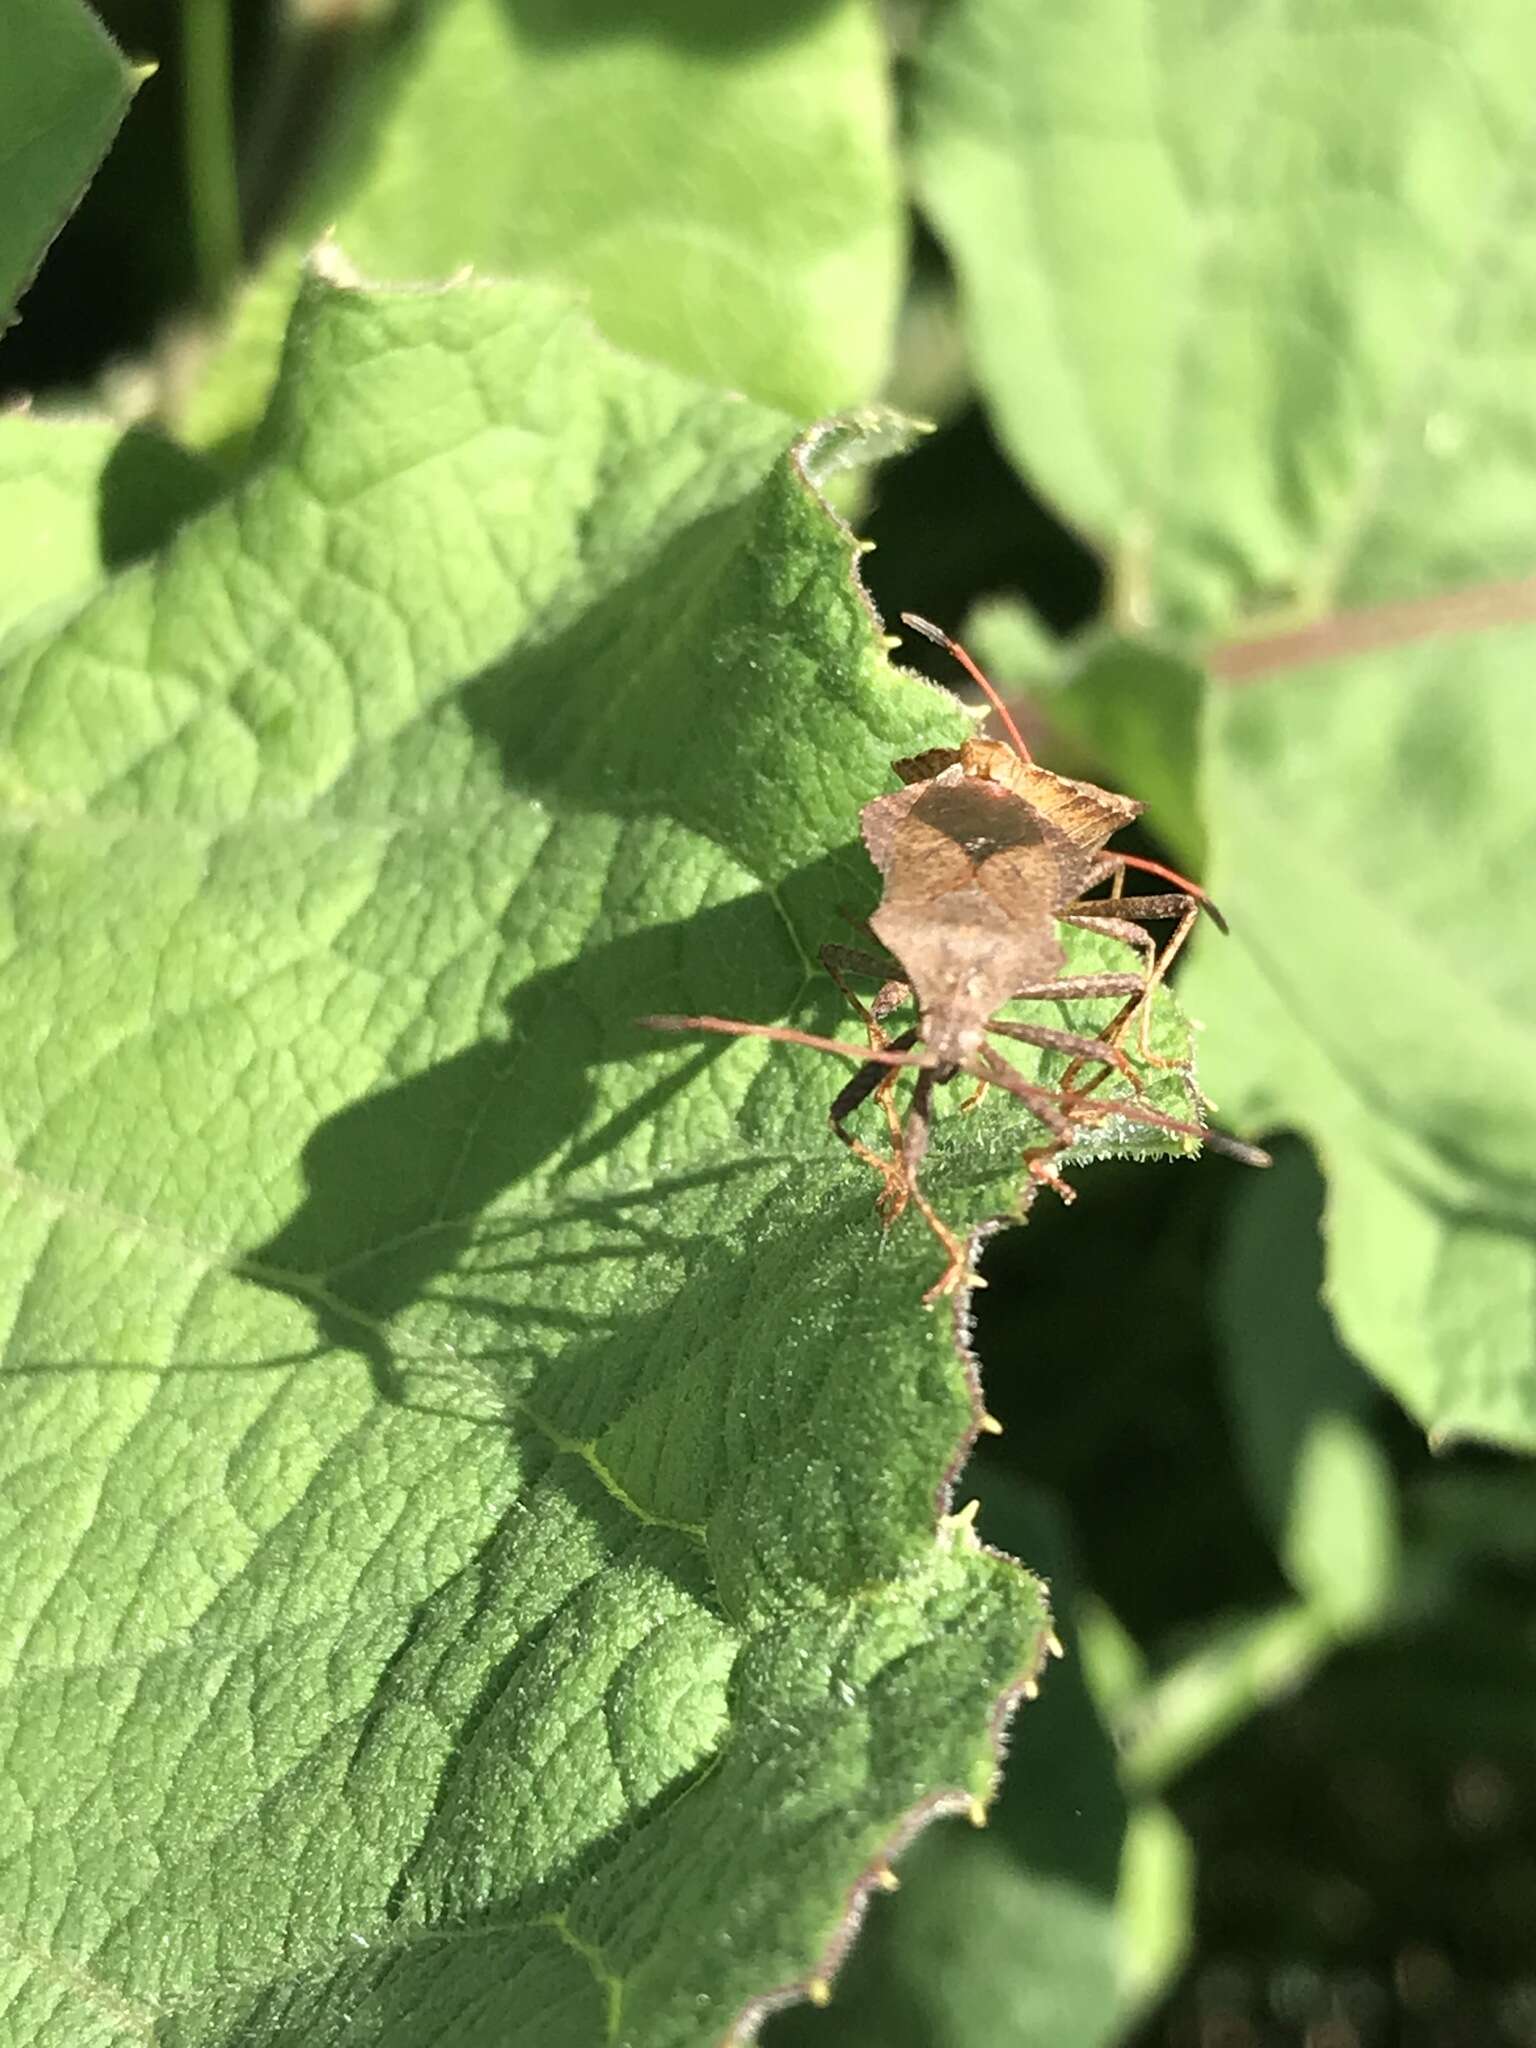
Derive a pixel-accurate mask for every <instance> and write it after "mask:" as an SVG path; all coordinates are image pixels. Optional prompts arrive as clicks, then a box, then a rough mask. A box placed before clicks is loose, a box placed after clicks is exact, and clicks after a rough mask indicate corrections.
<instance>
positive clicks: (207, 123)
mask: <svg viewBox="0 0 1536 2048" xmlns="http://www.w3.org/2000/svg"><path fill="white" fill-rule="evenodd" d="M181 23H182V30H181V52H182V67H183V78H182V112H183V116H184V123H185V127H184V138H185V152H186V178H187V212H188V215H189V217H190V220H191V226H192V251H193V258H194V261H195V263H196V267H197V285H198V294H199V296H200V297H201V299H202V301H203V304H204V306H205V307H206V308H207V309H208V310H209V311H210V312H213V311H216V310H217V308H218V307H219V306H220V305H222V304H223V302H224V299H225V298H226V297H227V295H228V293H229V290H230V287H231V286H232V285H233V283H234V281H235V279H236V277H237V276H238V274H239V270H240V192H239V187H238V185H237V183H236V177H235V121H234V109H233V106H232V103H231V97H230V88H231V69H230V49H229V0H181Z"/></svg>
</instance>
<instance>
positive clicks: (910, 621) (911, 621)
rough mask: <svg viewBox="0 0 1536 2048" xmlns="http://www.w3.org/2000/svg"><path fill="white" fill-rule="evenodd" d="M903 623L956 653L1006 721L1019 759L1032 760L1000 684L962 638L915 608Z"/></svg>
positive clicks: (903, 618)
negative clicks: (987, 673) (989, 676)
mask: <svg viewBox="0 0 1536 2048" xmlns="http://www.w3.org/2000/svg"><path fill="white" fill-rule="evenodd" d="M901 623H902V624H903V625H904V626H910V627H911V628H912V630H913V632H914V633H921V634H922V636H923V638H924V639H925V640H931V641H932V642H933V644H934V646H935V647H942V648H943V649H944V652H945V653H946V654H948V655H951V656H953V658H954V659H955V660H956V661H958V662H959V664H960V666H961V667H962V668H963V669H964V670H965V672H966V674H967V675H968V676H969V677H970V679H971V681H972V682H973V683H974V684H975V685H976V687H977V689H978V690H980V692H981V694H982V695H983V697H985V698H986V700H987V702H988V703H989V704H990V705H991V706H992V709H993V710H994V711H995V712H996V713H997V715H998V717H999V718H1000V719H1001V720H1002V721H1003V731H1004V732H1005V733H1007V735H1008V738H1009V740H1010V742H1011V743H1012V746H1013V750H1014V752H1015V753H1016V754H1017V755H1018V757H1019V759H1020V760H1021V761H1033V759H1034V755H1033V754H1031V753H1030V751H1029V749H1028V747H1026V746H1025V744H1024V735H1023V734H1022V733H1021V732H1020V731H1019V728H1018V727H1017V726H1016V725H1015V724H1014V722H1013V714H1012V713H1011V712H1010V711H1009V709H1008V706H1007V705H1006V704H1005V703H1004V702H1003V700H1002V698H1001V696H1000V695H999V694H998V689H997V685H996V684H995V683H991V682H989V681H988V680H987V678H986V677H985V676H984V675H983V674H982V672H981V670H980V669H979V668H978V667H977V666H976V664H975V662H974V661H972V659H971V657H970V656H969V655H968V654H967V653H966V651H965V649H964V648H963V647H962V646H961V645H960V642H959V641H958V640H951V639H950V637H949V635H948V634H947V633H946V632H945V631H944V630H943V628H942V627H940V626H936V625H934V624H933V622H932V621H931V620H930V619H920V618H919V617H918V615H917V613H916V612H903V613H902V615H901Z"/></svg>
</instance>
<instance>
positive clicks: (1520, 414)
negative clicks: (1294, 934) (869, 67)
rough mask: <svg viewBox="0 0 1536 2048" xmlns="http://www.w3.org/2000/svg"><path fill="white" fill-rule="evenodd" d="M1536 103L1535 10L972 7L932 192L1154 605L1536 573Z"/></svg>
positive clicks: (990, 319)
mask: <svg viewBox="0 0 1536 2048" xmlns="http://www.w3.org/2000/svg"><path fill="white" fill-rule="evenodd" d="M1533 91H1536V17H1533V15H1532V14H1531V12H1530V10H1529V9H1528V8H1525V7H1522V6H1520V5H1518V4H1517V0H1496V4H1494V5H1490V6H1484V7H1478V8H1475V9H1471V10H1468V9H1467V8H1465V7H1462V6H1459V5H1457V4H1455V0H1382V4H1379V5H1376V6H1373V7H1371V8H1369V9H1367V10H1360V9H1340V8H1338V7H1335V6H1332V5H1330V4H1329V0H1306V4H1305V5H1301V6H1295V7H1287V8H1277V7H1273V6H1270V5H1268V4H1266V0H1238V4H1236V5H1231V6H1222V7H1211V6H1209V5H1206V4H1204V0H1172V4H1168V5H1163V6H1160V7H1158V8H1156V9H1154V10H1152V11H1150V12H1149V11H1148V10H1147V9H1146V8H1145V7H1144V6H1142V5H1141V4H1140V0H1087V4H1086V5H1082V6H1074V7H1070V8H1068V7H1058V6H1053V5H1051V4H1050V0H955V5H954V6H952V7H950V8H947V9H945V10H944V12H943V15H942V17H941V19H940V23H939V26H938V28H937V30H936V32H935V34H934V36H933V38H932V40H931V43H930V45H929V48H928V51H927V53H926V63H925V66H924V72H923V80H922V91H921V93H920V96H919V123H918V167H919V178H920V187H921V191H922V195H923V197H924V200H925V202H926V204H927V206H928V209H929V211H930V212H931V214H932V216H933V218H934V220H935V222H936V224H937V226H938V228H939V230H940V232H941V233H942V235H943V237H944V240H945V242H946V244H947V245H948V247H949V250H950V253H951V255H952V256H953V258H954V261H955V263H956V266H957V269H958V272H959V276H960V282H961V288H962V294H963V298H964V302H965V308H966V312H967V317H968V324H969V332H970V337H971V344H972V350H973V355H974V360H975V364H976V368H977V373H978V376H979V378H980V380H981V382H982V385H983V387H984V389H985V391H986V393H987V397H988V400H989V403H990V405H991V407H992V410H993V414H994V417H995V418H996V420H997V423H998V426H999V429H1000V431H1001V432H1002V434H1003V435H1004V437H1005V438H1006V440H1007V442H1008V444H1009V446H1010V448H1011V449H1012V452H1013V453H1014V455H1015V457H1016V458H1017V459H1018V461H1019V462H1020V463H1021V464H1022V466H1023V467H1024V468H1025V470H1026V471H1027V473H1028V474H1029V475H1030V476H1031V477H1032V478H1033V479H1034V480H1035V481H1036V482H1037V483H1038V484H1040V485H1041V486H1042V487H1043V488H1044V489H1045V490H1046V491H1047V492H1048V493H1049V494H1050V495H1051V496H1052V497H1053V498H1054V499H1055V500H1056V501H1057V502H1058V504H1059V505H1060V506H1061V507H1062V509H1063V510H1064V512H1065V513H1066V515H1067V516H1068V517H1069V518H1070V519H1072V520H1073V521H1074V523H1076V524H1077V525H1078V526H1080V527H1081V529H1082V530H1083V531H1084V532H1085V533H1087V534H1089V535H1091V536H1092V537H1093V538H1094V539H1095V540H1096V541H1098V542H1099V543H1100V544H1101V545H1102V546H1103V547H1104V548H1105V549H1106V551H1107V552H1108V554H1109V555H1110V557H1111V560H1112V563H1113V567H1114V571H1115V576H1116V588H1117V598H1118V603H1119V609H1120V613H1121V616H1122V618H1123V619H1124V620H1126V621H1128V622H1132V623H1146V622H1148V621H1150V620H1156V619H1174V620H1179V621H1206V620H1216V621H1222V620H1224V619H1226V618H1228V617H1229V616H1230V615H1231V614H1232V613H1234V612H1235V611H1238V610H1241V609H1251V608H1259V609H1274V608H1276V607H1288V606H1295V607H1298V608H1300V609H1303V610H1307V611H1314V610H1322V609H1326V608H1327V607H1328V606H1330V605H1332V604H1334V603H1336V602H1338V601H1341V600H1347V599H1349V598H1352V597H1354V596H1356V595H1358V594H1360V593H1361V592H1362V591H1365V590H1368V591H1372V592H1374V591H1378V590H1380V589H1382V588H1383V587H1391V588H1392V589H1393V590H1394V591H1397V590H1413V589H1417V588H1419V587H1421V585H1422V577H1423V571H1424V569H1425V567H1426V566H1428V567H1430V569H1431V570H1432V572H1433V576H1434V580H1436V581H1440V580H1463V579H1465V578H1467V577H1469V576H1473V575H1480V574H1488V573H1491V572H1497V573H1510V572H1518V571H1523V570H1524V569H1525V568H1526V567H1527V566H1528V564H1529V557H1530V550H1529V546H1528V542H1527V529H1528V519H1527V517H1526V512H1525V507H1526V505H1527V502H1528V497H1529V467H1530V454H1529V449H1530V440H1529V432H1530V428H1529V414H1530V407H1529V403H1528V401H1527V399H1526V398H1525V396H1524V394H1523V389H1522V387H1521V386H1520V382H1519V380H1518V379H1515V380H1511V378H1510V376H1509V374H1508V366H1509V364H1510V363H1511V362H1512V361H1519V360H1521V359H1522V358H1523V356H1524V355H1525V353H1526V352H1527V351H1528V349H1529V347H1530V343H1531V338H1532V320H1531V311H1530V308H1531V297H1530V284H1531V279H1532V276H1533V274H1536V253H1533V250H1532V245H1531V239H1530V237H1529V235H1528V234H1526V233H1525V232H1524V230H1523V220H1524V213H1525V210H1526V209H1527V206H1528V198H1527V176H1528V171H1529V167H1530V156H1531V147H1532V129H1531V120H1530V108H1531V96H1532V92H1533ZM1218 110H1219V117H1217V118H1213V114H1216V113H1217V112H1218Z"/></svg>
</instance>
